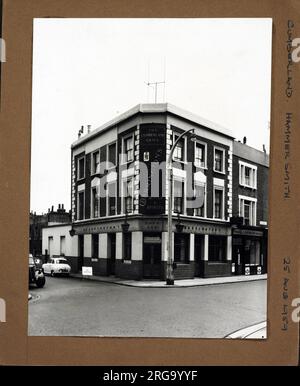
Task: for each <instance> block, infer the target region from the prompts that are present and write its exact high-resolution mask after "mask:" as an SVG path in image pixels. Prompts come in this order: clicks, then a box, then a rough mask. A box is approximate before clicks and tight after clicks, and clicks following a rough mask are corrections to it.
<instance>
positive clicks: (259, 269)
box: [232, 228, 267, 275]
mask: <svg viewBox="0 0 300 386" xmlns="http://www.w3.org/2000/svg"><path fill="white" fill-rule="evenodd" d="M232 263H233V266H232V270H233V274H235V275H260V274H263V273H265V272H266V263H267V237H266V231H265V230H256V229H247V228H246V229H245V228H243V229H234V230H233V239H232Z"/></svg>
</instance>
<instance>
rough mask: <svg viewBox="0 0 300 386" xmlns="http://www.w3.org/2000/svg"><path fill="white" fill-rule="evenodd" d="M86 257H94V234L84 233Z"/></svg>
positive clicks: (84, 254)
mask: <svg viewBox="0 0 300 386" xmlns="http://www.w3.org/2000/svg"><path fill="white" fill-rule="evenodd" d="M83 237H84V253H83V256H84V257H92V235H84V236H83Z"/></svg>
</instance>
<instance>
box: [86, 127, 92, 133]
mask: <svg viewBox="0 0 300 386" xmlns="http://www.w3.org/2000/svg"><path fill="white" fill-rule="evenodd" d="M87 132H88V134H90V132H91V125H87Z"/></svg>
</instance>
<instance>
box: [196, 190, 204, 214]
mask: <svg viewBox="0 0 300 386" xmlns="http://www.w3.org/2000/svg"><path fill="white" fill-rule="evenodd" d="M195 199H196V201H195V203H196V208H195V211H194V214H195V216H198V217H205V185H204V184H201V185H200V184H199V183H198V184H196V185H195Z"/></svg>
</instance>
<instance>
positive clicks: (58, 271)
mask: <svg viewBox="0 0 300 386" xmlns="http://www.w3.org/2000/svg"><path fill="white" fill-rule="evenodd" d="M43 270H44V273H47V274H49V275H51V276H55V275H69V273H70V271H71V267H70V266H69V264H68V262H67V260H66V259H65V258H64V257H52V258H51V259H50V261H49V262H48V263H46V264H43Z"/></svg>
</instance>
